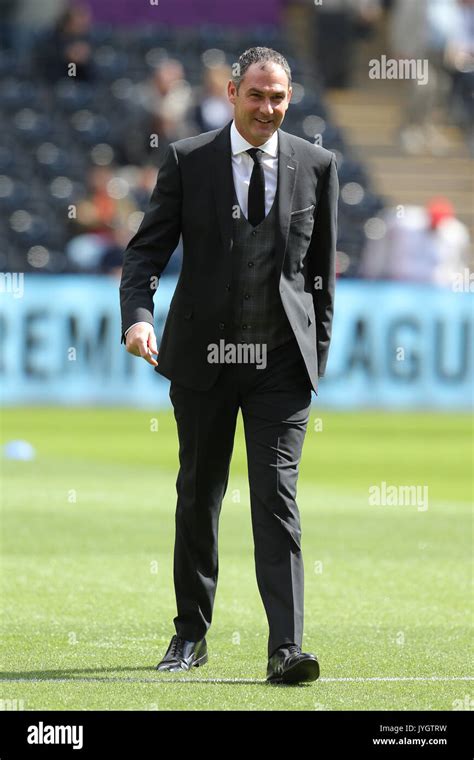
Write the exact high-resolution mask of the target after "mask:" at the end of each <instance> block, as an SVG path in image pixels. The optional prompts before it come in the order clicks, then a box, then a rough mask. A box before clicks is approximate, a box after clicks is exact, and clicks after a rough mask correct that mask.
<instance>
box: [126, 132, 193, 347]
mask: <svg viewBox="0 0 474 760" xmlns="http://www.w3.org/2000/svg"><path fill="white" fill-rule="evenodd" d="M181 198H182V185H181V174H180V169H179V164H178V156H177V153H176V148H175V146H174V144H173V143H171V144H170V146H169V147H168V149H167V151H166V155H165V158H164V161H163V165H162V167H161V169H160V170H159V172H158V179H157V181H156V185H155V188H154V190H153V193H152V195H151V198H150V203H149V207H148V209H147V211H146V213H145V216H144V217H143V220H142V223H141V224H140V227H139V229H138V231H137V232H136V233H135V235H134V236H133V237H132V238H131V240H130V242H129V243H128V245H127V248H126V249H125V254H124V261H123V269H122V278H121V281H120V288H119V292H120V310H121V318H122V337H121V343H125V331H126V330H127V328H128V327H130V326H131V325H132V324H133V323H134V322H149V323H150V324H152V325H153V295H154V293H155V292H156V288H157V287H158V280H159V278H160V276H161V273H162V272H163V270H164V268H165V267H166V265H167V263H168V261H169V259H170V258H171V254H172V253H173V251H174V250H175V249H176V247H177V245H178V242H179V237H180V234H181Z"/></svg>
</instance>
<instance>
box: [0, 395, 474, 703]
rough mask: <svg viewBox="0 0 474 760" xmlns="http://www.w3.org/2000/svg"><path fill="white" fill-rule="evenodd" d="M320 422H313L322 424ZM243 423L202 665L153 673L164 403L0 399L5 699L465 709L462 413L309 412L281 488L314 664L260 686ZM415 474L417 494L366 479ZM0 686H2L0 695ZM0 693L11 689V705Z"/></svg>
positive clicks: (263, 638)
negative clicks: (69, 404) (291, 507)
mask: <svg viewBox="0 0 474 760" xmlns="http://www.w3.org/2000/svg"><path fill="white" fill-rule="evenodd" d="M321 428H322V429H321ZM242 433H243V431H242V423H241V418H239V426H238V431H237V438H236V446H235V450H234V457H233V461H232V468H231V475H230V480H229V486H228V490H227V494H226V497H225V500H224V503H223V508H222V513H221V520H220V539H219V583H218V588H217V596H216V603H215V607H214V617H213V623H212V626H211V628H210V630H209V632H208V635H207V642H208V649H209V662H208V664H207V665H205V666H204V667H203V668H194V669H193V670H192V671H190V672H189V673H183V674H182V675H181V674H177V673H158V672H157V671H156V670H155V666H156V664H157V662H158V661H159V660H160V659H161V657H162V656H163V654H164V652H165V650H166V647H167V645H168V643H169V639H170V637H171V635H172V634H173V633H174V626H173V623H172V619H173V617H174V616H175V615H176V608H175V598H174V588H173V581H172V556H173V542H174V512H175V506H176V491H175V481H176V475H177V462H178V442H177V434H176V426H175V421H174V417H173V414H172V411H169V410H164V411H158V410H156V411H153V410H151V411H149V412H146V411H143V410H128V409H107V410H105V409H58V408H22V409H7V410H5V411H4V412H3V414H2V439H3V441H9V440H13V439H25V440H28V441H30V442H31V443H32V444H33V446H34V447H35V449H36V458H35V460H34V461H30V462H18V461H7V460H3V461H2V476H3V477H2V480H3V488H2V491H3V494H2V502H3V508H2V541H1V544H2V560H1V571H2V583H3V589H2V602H1V608H2V613H3V614H2V634H3V635H2V675H1V680H2V684H1V685H2V689H1V695H0V697H1V699H3V700H4V702H3V703H2V704H3V706H5V705H9V706H12V705H13V706H18V707H19V708H20V709H25V710H47V709H52V710H69V709H74V710H174V709H178V710H183V709H186V710H189V709H190V710H201V709H204V710H233V709H239V710H254V709H255V710H260V709H262V710H412V709H413V710H452V709H456V708H459V707H460V706H462V705H466V704H469V703H470V704H471V705H472V701H471V702H469V701H470V700H472V699H473V698H474V685H473V683H472V677H471V678H470V676H472V671H471V668H470V651H471V650H470V643H471V619H470V604H471V598H470V590H469V583H470V576H471V536H470V527H471V518H470V501H471V499H472V418H471V417H469V416H468V415H462V414H439V415H436V414H431V413H403V414H402V413H384V412H350V413H347V412H334V411H331V412H329V411H325V410H324V409H319V408H318V407H313V410H312V414H311V421H310V424H309V427H308V432H307V435H306V439H305V444H304V450H303V459H302V463H301V467H300V478H299V483H298V498H297V501H298V506H299V509H300V512H301V521H302V531H303V556H304V563H305V630H304V639H303V649H304V650H305V651H309V652H314V653H315V654H317V656H318V658H319V660H320V665H321V677H320V679H319V680H318V681H316V682H314V683H311V684H300V685H297V686H293V687H288V686H275V685H269V684H266V683H265V671H266V646H267V633H268V628H267V621H266V617H265V612H264V609H263V605H262V603H261V600H260V596H259V593H258V588H257V583H256V579H255V569H254V559H253V543H252V533H251V523H250V507H249V493H248V483H247V470H246V459H245V447H244V440H243V434H242ZM382 482H385V483H387V484H388V485H396V486H400V485H419V486H421V487H423V486H428V494H429V503H428V509H426V510H422V509H419V508H418V507H417V506H416V505H398V506H393V505H392V506H389V505H386V506H374V505H371V504H370V503H369V498H368V492H369V488H370V487H371V486H373V485H379V484H381V483H382ZM5 700H6V701H5ZM8 700H12V701H11V702H9V701H8Z"/></svg>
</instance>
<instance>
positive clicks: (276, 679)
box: [267, 644, 319, 683]
mask: <svg viewBox="0 0 474 760" xmlns="http://www.w3.org/2000/svg"><path fill="white" fill-rule="evenodd" d="M317 678H319V663H318V660H317V657H316V655H314V654H307V653H306V652H302V651H301V647H299V646H298V645H297V644H283V645H282V646H281V647H278V649H277V650H276V651H275V652H273V654H272V656H271V657H270V659H269V660H268V667H267V681H269V682H271V683H300V682H301V681H316V679H317Z"/></svg>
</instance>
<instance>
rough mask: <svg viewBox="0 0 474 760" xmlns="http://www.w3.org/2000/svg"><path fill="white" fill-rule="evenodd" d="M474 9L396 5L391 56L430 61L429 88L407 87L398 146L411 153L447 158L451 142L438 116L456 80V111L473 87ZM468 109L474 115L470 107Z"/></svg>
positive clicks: (455, 2)
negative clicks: (438, 124)
mask: <svg viewBox="0 0 474 760" xmlns="http://www.w3.org/2000/svg"><path fill="white" fill-rule="evenodd" d="M473 10H474V9H473V3H472V0H417V2H413V0H396V2H395V3H394V5H393V9H392V15H391V27H390V41H391V48H392V54H393V55H394V56H395V57H396V58H398V59H416V60H420V59H421V60H425V59H426V60H427V61H428V72H429V76H428V81H427V83H426V84H424V85H422V86H420V85H418V83H417V81H416V80H415V79H411V80H409V81H407V83H406V88H407V98H406V102H405V107H404V113H403V123H402V125H401V128H400V141H401V145H402V147H403V148H404V150H405V151H406V152H407V153H413V154H415V153H423V152H425V151H428V152H430V153H432V154H434V155H443V153H444V152H445V150H446V149H447V146H448V143H447V140H446V139H445V138H444V137H443V135H442V134H441V132H440V131H439V129H438V128H437V127H436V126H435V124H434V123H433V122H434V113H435V109H436V108H437V107H439V106H440V105H443V104H446V101H447V99H448V97H449V92H450V90H451V87H452V82H453V75H454V81H455V82H456V86H457V87H458V94H459V95H460V102H459V101H458V106H459V107H462V108H464V101H465V100H466V101H467V100H469V98H468V97H467V98H465V90H466V89H468V87H469V84H470V85H471V87H472V79H471V81H469V72H471V77H472V71H473V65H472V62H473V45H474V42H473V40H474V27H473V24H474V22H473ZM456 71H457V72H459V77H458V78H457V79H456V77H455V72H456ZM464 74H466V75H467V76H464ZM470 103H472V100H471V101H470ZM468 108H471V114H472V105H470V106H468Z"/></svg>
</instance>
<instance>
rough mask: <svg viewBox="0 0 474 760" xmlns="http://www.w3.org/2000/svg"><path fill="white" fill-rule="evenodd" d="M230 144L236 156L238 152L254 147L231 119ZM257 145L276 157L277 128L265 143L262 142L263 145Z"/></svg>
mask: <svg viewBox="0 0 474 760" xmlns="http://www.w3.org/2000/svg"><path fill="white" fill-rule="evenodd" d="M230 145H231V149H232V155H233V156H236V155H238V154H239V153H243V152H244V151H246V150H248V149H249V148H255V145H252V143H249V142H247V140H246V139H245V138H244V137H242V135H241V134H240V132H239V131H238V129H237V127H236V126H235V121H234V120H232V124H231V127H230ZM258 147H259V149H260V150H263V151H264V153H268V154H269V155H270V156H273V158H276V157H277V155H278V130H276V132H274V133H273V134H272V136H271V137H269V138H268V140H267V141H266V142H265V143H263V145H259V146H258Z"/></svg>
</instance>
